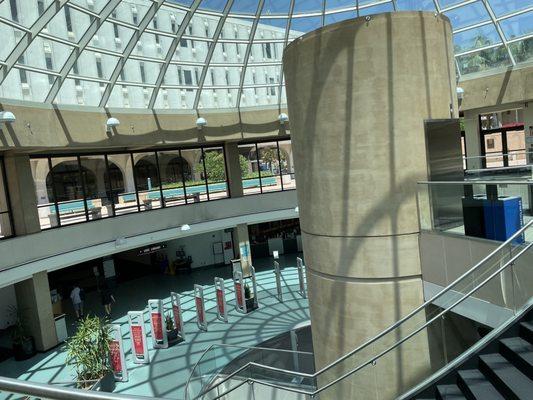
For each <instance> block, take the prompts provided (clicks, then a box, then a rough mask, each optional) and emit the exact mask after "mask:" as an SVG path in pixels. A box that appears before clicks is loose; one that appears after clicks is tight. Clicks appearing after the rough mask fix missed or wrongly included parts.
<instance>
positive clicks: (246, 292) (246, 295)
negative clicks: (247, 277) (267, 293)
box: [244, 285, 252, 299]
mask: <svg viewBox="0 0 533 400" xmlns="http://www.w3.org/2000/svg"><path fill="white" fill-rule="evenodd" d="M244 298H245V299H251V298H252V291H251V290H250V287H249V286H248V285H244Z"/></svg>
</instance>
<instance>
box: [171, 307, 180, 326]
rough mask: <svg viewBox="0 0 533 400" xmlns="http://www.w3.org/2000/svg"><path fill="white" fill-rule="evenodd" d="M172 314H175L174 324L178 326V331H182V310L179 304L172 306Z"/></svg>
mask: <svg viewBox="0 0 533 400" xmlns="http://www.w3.org/2000/svg"><path fill="white" fill-rule="evenodd" d="M172 314H174V325H175V326H176V329H177V330H178V331H181V323H180V310H179V308H178V306H176V305H173V306H172Z"/></svg>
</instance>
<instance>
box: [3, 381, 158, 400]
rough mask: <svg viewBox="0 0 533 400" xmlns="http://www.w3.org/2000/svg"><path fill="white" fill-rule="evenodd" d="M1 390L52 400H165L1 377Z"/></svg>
mask: <svg viewBox="0 0 533 400" xmlns="http://www.w3.org/2000/svg"><path fill="white" fill-rule="evenodd" d="M0 390H2V391H3V392H8V393H17V394H22V395H28V396H34V397H38V398H46V399H50V400H132V399H135V400H164V399H162V398H160V397H145V396H137V395H135V396H132V395H124V394H116V393H105V392H97V391H91V390H82V389H73V388H72V389H67V388H64V387H61V386H54V385H49V384H44V383H36V382H30V381H23V380H20V379H14V378H6V377H0Z"/></svg>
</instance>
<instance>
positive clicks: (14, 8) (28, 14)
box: [0, 0, 51, 28]
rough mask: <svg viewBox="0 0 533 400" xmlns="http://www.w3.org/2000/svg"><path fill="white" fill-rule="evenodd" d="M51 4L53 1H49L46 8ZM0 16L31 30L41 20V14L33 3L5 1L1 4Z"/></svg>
mask: <svg viewBox="0 0 533 400" xmlns="http://www.w3.org/2000/svg"><path fill="white" fill-rule="evenodd" d="M50 3H51V1H50V0H47V1H46V3H45V5H46V7H48V5H50ZM46 7H45V8H46ZM0 16H2V17H4V18H6V19H8V20H10V21H14V22H17V23H19V24H20V25H22V26H25V27H26V28H29V27H31V26H32V25H33V24H34V22H35V21H36V20H37V18H39V12H38V10H37V7H35V4H33V2H30V1H16V2H11V1H9V0H4V1H3V2H1V3H0Z"/></svg>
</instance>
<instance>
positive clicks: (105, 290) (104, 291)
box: [100, 282, 115, 318]
mask: <svg viewBox="0 0 533 400" xmlns="http://www.w3.org/2000/svg"><path fill="white" fill-rule="evenodd" d="M100 295H101V297H102V305H103V306H104V310H105V315H106V317H107V318H110V317H111V305H112V304H113V303H114V302H115V297H114V296H113V294H112V293H111V289H109V286H108V285H107V283H106V282H104V283H103V284H102V287H101V292H100Z"/></svg>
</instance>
